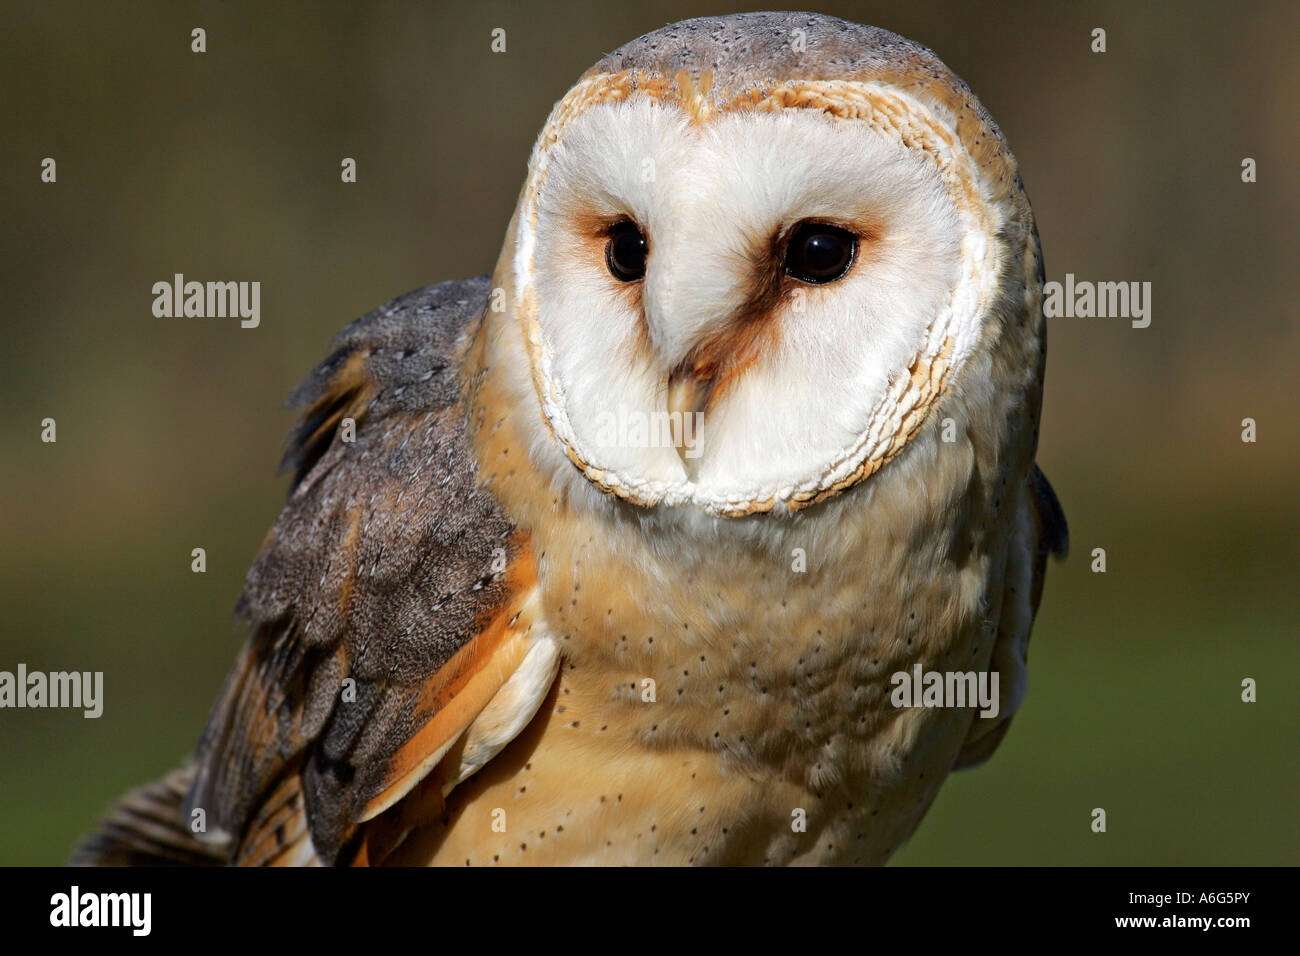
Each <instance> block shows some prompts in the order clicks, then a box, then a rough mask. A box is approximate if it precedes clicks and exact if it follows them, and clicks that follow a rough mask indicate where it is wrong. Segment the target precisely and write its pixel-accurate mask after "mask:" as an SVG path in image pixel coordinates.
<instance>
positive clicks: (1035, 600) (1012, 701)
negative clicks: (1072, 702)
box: [953, 465, 1070, 770]
mask: <svg viewBox="0 0 1300 956" xmlns="http://www.w3.org/2000/svg"><path fill="white" fill-rule="evenodd" d="M1069 544H1070V532H1069V528H1068V526H1067V525H1066V522H1065V512H1064V511H1063V510H1062V509H1061V503H1060V502H1059V501H1058V500H1057V498H1056V492H1054V491H1053V490H1052V486H1051V485H1050V484H1048V481H1047V476H1045V475H1044V474H1043V473H1042V472H1041V471H1040V470H1039V468H1038V466H1037V465H1032V466H1031V467H1030V469H1029V475H1028V477H1027V478H1026V481H1025V486H1024V491H1023V494H1022V497H1021V503H1020V508H1019V509H1018V511H1017V515H1016V525H1015V528H1014V533H1013V535H1012V539H1011V544H1010V547H1009V549H1008V552H1007V564H1006V571H1005V573H1004V574H1003V578H1002V584H1003V594H1002V605H1001V611H1000V614H999V617H998V620H997V632H996V637H995V643H994V645H993V658H992V662H991V664H990V668H991V670H993V671H996V672H997V674H998V685H999V686H998V690H999V700H998V714H997V716H996V717H990V718H988V719H983V718H980V717H978V716H977V717H976V718H975V719H974V721H973V722H972V723H971V729H970V733H969V734H967V736H966V740H965V742H964V743H963V744H962V748H961V751H960V752H959V753H958V755H957V760H956V763H954V764H953V769H955V770H961V769H963V768H966V767H973V766H976V765H977V764H980V763H983V762H984V761H985V760H987V759H988V758H989V757H990V756H992V754H993V751H995V750H996V749H997V747H998V744H1000V743H1001V742H1002V738H1003V737H1004V736H1006V733H1007V729H1008V728H1009V727H1010V726H1011V718H1012V717H1014V716H1015V714H1016V711H1017V710H1019V709H1020V704H1021V703H1022V702H1023V701H1024V698H1025V690H1026V687H1027V683H1028V667H1029V665H1028V659H1029V632H1030V630H1031V629H1032V628H1033V625H1034V615H1036V614H1037V613H1038V604H1039V601H1040V600H1041V599H1042V596H1043V580H1044V578H1045V577H1046V576H1047V557H1048V555H1049V554H1054V555H1057V556H1058V557H1062V556H1064V555H1065V553H1066V551H1067V550H1068V549H1069Z"/></svg>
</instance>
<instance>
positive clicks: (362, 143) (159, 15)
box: [0, 2, 1300, 864]
mask: <svg viewBox="0 0 1300 956" xmlns="http://www.w3.org/2000/svg"><path fill="white" fill-rule="evenodd" d="M732 9H741V8H739V7H732V6H730V5H727V4H710V5H707V6H702V5H700V4H699V3H698V2H695V3H692V2H667V3H656V4H653V5H652V4H609V3H598V2H591V3H574V4H562V5H560V4H556V5H546V4H531V5H529V6H528V7H527V8H517V7H516V5H513V4H502V3H476V4H472V5H471V4H457V5H450V4H448V5H438V4H414V3H411V4H403V3H387V4H379V5H375V6H363V5H356V6H353V5H350V4H321V5H315V4H314V5H310V6H308V5H296V4H272V5H262V4H251V3H193V4H187V3H162V2H148V3H146V2H139V3H117V2H113V3H89V2H87V3H77V4H71V3H61V2H54V3H39V4H37V3H31V4H22V5H20V4H6V5H5V7H4V9H3V12H0V30H2V31H3V36H4V39H3V41H0V43H3V52H4V55H3V56H2V57H0V73H2V74H3V78H2V79H3V83H2V88H3V90H4V92H3V94H0V95H2V96H3V110H4V113H3V141H4V148H3V155H2V156H0V162H2V163H3V169H2V170H0V173H2V178H0V183H2V185H0V224H2V225H0V275H2V276H3V293H4V301H3V319H0V322H3V327H4V332H5V346H4V348H3V349H0V400H2V401H3V407H4V414H3V415H2V416H0V449H2V450H0V496H2V497H0V545H2V547H0V669H6V670H13V669H14V667H15V666H16V664H17V663H18V662H20V661H22V662H25V663H26V664H27V665H28V667H29V668H32V669H39V670H64V669H76V670H102V671H104V672H105V696H106V704H105V712H104V716H103V717H102V718H101V719H99V720H86V719H83V718H82V717H81V716H80V714H79V713H74V712H69V711H56V710H46V711H33V710H23V711H14V710H9V711H0V863H9V864H12V863H59V862H62V861H63V860H64V859H65V858H66V855H67V853H68V851H69V849H70V848H71V846H72V845H73V843H74V841H75V840H76V839H77V837H78V835H79V834H80V833H82V832H83V831H84V830H85V829H86V828H87V827H89V826H90V825H91V824H92V823H93V821H94V819H95V817H96V816H97V815H98V814H99V813H100V812H101V811H103V810H104V808H105V807H106V806H107V805H108V803H109V802H110V800H111V799H112V798H113V797H114V796H115V795H117V794H119V793H120V792H122V791H123V790H126V789H128V788H130V787H131V786H133V785H135V784H138V783H140V782H142V781H143V780H145V779H147V778H150V777H152V776H155V775H157V774H159V773H161V772H162V771H164V770H166V769H168V768H169V767H171V766H172V765H174V764H176V763H177V762H178V761H179V760H180V759H181V758H182V757H183V756H184V755H185V754H186V753H187V751H189V749H190V748H191V747H192V746H193V744H194V742H195V740H196V739H197V737H198V734H199V732H200V730H201V729H202V726H203V724H204V721H205V719H206V716H207V711H208V707H209V705H210V703H211V702H212V700H213V698H214V696H215V694H216V692H217V689H218V687H219V686H220V682H221V680H222V678H223V676H224V674H225V672H226V669H227V667H228V666H229V664H230V663H231V661H232V659H233V657H234V655H235V652H236V650H237V648H238V647H239V645H240V643H241V642H242V639H243V634H242V632H241V631H240V630H239V629H238V628H237V627H236V625H235V623H234V620H233V617H232V609H233V606H234V602H235V599H236V597H237V595H238V593H239V590H240V586H241V581H242V577H243V574H244V571H245V569H246V567H247V565H248V563H249V560H250V559H251V558H252V556H253V554H254V552H255V550H256V549H257V547H258V545H259V543H260V542H261V540H262V536H263V534H264V533H265V531H266V528H267V527H268V525H269V524H270V522H271V521H272V519H273V518H274V516H275V514H276V512H277V510H278V507H279V503H280V502H281V500H282V496H283V493H284V488H285V481H284V479H277V478H276V477H275V475H274V468H275V464H276V462H277V460H278V455H279V452H280V449H281V443H282V441H283V438H284V436H285V434H286V432H287V430H288V428H289V426H290V423H291V420H292V417H291V414H290V413H289V412H288V411H286V410H284V408H283V401H284V399H285V397H286V396H287V394H288V393H289V391H290V390H291V389H292V388H293V386H294V385H295V384H297V382H298V381H300V380H301V378H302V377H303V376H304V375H305V374H306V372H307V371H308V370H309V369H310V368H311V367H312V366H313V364H314V363H315V362H316V361H318V360H319V359H320V358H321V357H323V356H324V355H325V354H326V349H327V346H328V343H329V340H330V338H331V337H332V336H333V334H334V333H335V332H336V331H337V330H338V329H339V328H340V327H341V326H342V325H343V324H344V323H346V322H347V321H348V320H350V319H352V318H353V317H355V316H357V315H360V314H362V313H363V312H366V311H368V310H369V309H371V308H372V307H374V306H376V305H378V304H380V303H382V302H384V301H386V300H388V299H390V298H392V297H394V296H396V295H397V294H399V293H403V292H406V291H408V290H410V289H413V288H416V287H419V286H422V285H425V284H427V283H430V282H434V281H437V280H442V279H448V278H455V277H460V276H466V275H474V274H477V273H480V272H485V271H488V270H489V269H490V268H491V265H492V263H493V262H494V261H495V257H496V254H497V251H498V248H499V245H500V241H501V236H502V234H503V232H504V228H505V225H506V222H507V220H508V218H509V215H510V212H511V209H512V207H513V204H514V201H515V196H516V192H517V190H518V187H519V184H520V182H521V180H522V177H523V173H524V169H525V163H526V161H527V157H528V152H529V149H530V147H531V144H532V140H533V137H534V136H535V135H536V132H537V130H538V128H539V127H540V125H541V122H542V120H543V118H544V117H545V115H546V113H547V110H548V109H549V108H550V106H551V104H552V103H553V102H554V101H555V100H556V99H557V98H558V97H559V96H560V95H561V94H563V93H564V91H565V90H566V89H567V87H568V86H569V84H570V83H571V82H572V81H573V80H574V79H575V78H576V77H577V76H578V75H579V74H580V73H581V71H582V70H584V69H585V68H586V67H587V66H588V65H589V64H590V63H592V62H594V61H595V60H596V59H597V58H598V57H599V56H600V55H601V54H602V53H604V52H606V51H608V50H611V49H613V48H614V47H616V46H618V45H619V44H620V43H622V42H624V41H626V40H629V39H631V38H633V37H635V36H637V35H638V34H640V33H643V32H646V31H648V30H651V29H654V28H656V27H658V26H661V25H663V24H664V23H666V22H669V21H672V20H677V19H683V18H686V17H690V16H697V15H703V14H714V13H720V12H726V11H728V10H732ZM820 9H821V10H822V12H826V13H832V14H836V15H839V16H843V17H846V18H849V19H853V20H858V21H861V22H866V23H875V24H878V25H880V26H884V27H888V28H889V29H892V30H895V31H897V32H899V33H902V34H904V35H906V36H908V37H911V38H913V39H915V40H918V41H920V42H922V43H925V44H926V45H928V46H930V47H932V48H933V49H934V50H936V51H937V52H938V53H939V55H940V56H941V57H942V58H943V59H944V60H945V61H946V62H947V63H948V64H949V65H950V66H951V67H952V68H953V69H954V70H956V71H957V72H958V73H959V74H960V75H962V76H963V77H964V78H965V79H966V80H967V81H968V82H969V83H970V84H971V86H972V87H973V88H974V89H975V91H976V92H977V94H978V95H979V96H980V97H981V99H982V100H983V101H984V103H985V104H986V105H987V106H988V107H989V109H990V110H991V111H992V113H993V114H994V116H995V117H997V120H998V122H999V123H1000V125H1001V126H1002V129H1003V130H1004V131H1005V133H1006V135H1007V137H1008V139H1009V141H1010V143H1011V145H1012V148H1013V149H1014V150H1015V152H1016V155H1017V157H1018V158H1019V160H1020V164H1021V169H1022V172H1023V176H1024V181H1025V184H1026V187H1027V189H1028V191H1029V195H1030V198H1031V199H1032V201H1033V203H1034V209H1035V211H1036V214H1037V217H1038V224H1039V230H1040V232H1041V235H1042V239H1043V247H1044V250H1045V254H1046V258H1047V271H1048V277H1049V279H1051V278H1055V279H1061V278H1063V277H1064V274H1065V273H1066V272H1073V273H1074V274H1075V275H1076V276H1078V277H1079V278H1086V279H1094V280H1103V279H1104V280H1138V281H1150V282H1151V283H1153V320H1152V323H1151V326H1150V328H1147V329H1144V330H1137V329H1133V328H1131V327H1130V326H1129V323H1128V322H1127V321H1125V320H1122V319H1092V320H1087V319H1060V320H1055V321H1052V322H1051V323H1050V338H1051V348H1050V352H1049V361H1048V375H1047V399H1046V408H1045V413H1044V423H1043V430H1042V442H1041V446H1040V453H1039V460H1040V462H1041V463H1042V466H1043V468H1044V470H1045V471H1046V472H1047V474H1048V475H1049V476H1050V478H1051V480H1052V482H1053V483H1054V484H1055V486H1056V489H1057V491H1058V493H1059V494H1060V497H1061V500H1062V501H1063V502H1064V505H1065V508H1066V511H1067V512H1068V515H1069V518H1070V524H1071V530H1072V536H1073V551H1072V554H1071V556H1070V558H1069V560H1068V561H1067V562H1065V563H1064V564H1059V565H1057V566H1055V567H1053V568H1052V570H1051V572H1050V574H1049V579H1048V587H1047V592H1046V599H1045V602H1044V605H1043V609H1042V612H1041V614H1040V617H1039V621H1038V624H1037V626H1036V628H1035V636H1034V641H1033V655H1032V658H1033V659H1032V665H1033V666H1032V669H1031V688H1030V695H1029V699H1028V702H1027V703H1026V705H1025V707H1024V709H1023V710H1022V711H1021V713H1020V716H1019V717H1018V718H1017V720H1016V723H1015V726H1014V728H1013V730H1012V732H1011V733H1010V735H1009V736H1008V738H1007V740H1006V742H1005V743H1004V744H1003V745H1002V747H1001V749H1000V751H999V752H998V753H997V754H996V756H995V757H994V759H993V760H992V761H991V762H990V763H988V764H987V765H985V766H984V767H981V768H979V769H977V770H973V771H969V772H964V773H961V774H958V775H956V776H954V777H953V778H952V779H951V780H950V781H949V782H948V784H947V785H946V787H945V789H944V790H943V791H942V793H941V795H940V797H939V800H938V802H937V804H936V805H935V807H934V809H933V810H932V812H931V814H930V816H929V818H928V820H927V821H926V822H925V823H924V824H923V825H922V827H921V829H920V831H919V833H918V834H917V835H916V837H915V838H914V839H913V840H912V841H911V843H910V844H908V845H907V846H906V847H905V848H904V849H903V850H902V851H901V852H900V853H899V854H898V855H897V857H896V862H898V863H906V864H923V863H924V864H933V863H971V864H976V863H988V864H1018V863H1039V864H1057V863H1089V864H1093V863H1095V864H1102V863H1114V864H1228V863H1235V864H1244V863H1271V864H1293V863H1295V862H1296V859H1297V847H1298V845H1300V841H1298V840H1297V836H1298V835H1300V834H1298V833H1297V814H1296V796H1297V792H1298V784H1300V774H1298V772H1297V760H1296V752H1297V751H1296V742H1297V729H1300V720H1298V717H1300V713H1298V708H1297V694H1296V677H1297V664H1298V663H1300V655H1298V653H1297V642H1296V636H1297V635H1296V631H1297V621H1298V620H1300V615H1298V614H1297V611H1300V607H1298V606H1297V604H1298V602H1297V586H1296V576H1297V568H1298V567H1300V562H1298V561H1297V558H1298V557H1300V546H1298V545H1297V540H1298V537H1297V531H1298V530H1300V528H1298V527H1297V526H1298V524H1300V522H1298V521H1297V518H1298V517H1300V495H1297V491H1296V478H1297V475H1298V474H1300V468H1298V467H1297V465H1298V464H1300V454H1298V453H1297V448H1298V444H1297V439H1298V438H1300V436H1298V435H1297V426H1298V425H1300V411H1298V410H1297V389H1296V384H1295V382H1296V371H1295V361H1296V358H1297V351H1298V349H1297V345H1298V344H1300V342H1298V337H1297V324H1296V321H1295V309H1296V301H1297V297H1296V293H1297V289H1296V273H1297V270H1296V253H1297V243H1296V226H1295V224H1296V221H1297V214H1298V213H1300V210H1298V209H1297V189H1296V162H1295V157H1296V155H1297V153H1298V152H1300V142H1298V141H1297V123H1296V114H1297V105H1300V76H1298V75H1297V74H1298V72H1300V67H1298V63H1300V58H1298V57H1297V56H1296V39H1295V38H1296V36H1297V35H1298V29H1297V28H1298V27H1300V23H1298V22H1297V9H1300V8H1297V5H1296V4H1294V3H1277V4H1271V5H1270V4H1261V3H1234V4H1226V5H1225V4H1220V3H1217V2H1204V3H1170V4H1165V5H1155V4H1132V3H1114V4H1097V3H1075V4H1069V5H1068V6H1066V5H1062V6H1060V7H1053V6H1051V5H1049V4H1041V3H1014V4H1011V3H1007V4H996V3H980V4H968V3H899V2H891V3H883V2H882V3H877V2H856V3H839V2H827V3H823V4H821V5H820ZM196 26H202V27H204V28H205V29H206V30H207V35H208V52H207V53H205V54H203V55H196V54H192V53H191V52H190V30H191V28H193V27H196ZM1098 26H1100V27H1104V28H1105V29H1106V30H1107V35H1108V47H1109V49H1108V52H1106V53H1105V54H1101V55H1098V54H1093V53H1092V52H1090V50H1089V44H1090V37H1089V33H1090V31H1091V29H1092V28H1093V27H1098ZM494 27H503V28H505V29H506V31H507V52H506V53H504V54H493V53H492V52H490V49H489V44H490V32H491V30H492V29H493V28H494ZM46 156H51V157H54V158H55V159H56V160H57V163H58V183H57V184H56V185H45V184H42V183H41V182H40V179H39V173H40V162H41V160H42V158H44V157H46ZM345 156H350V157H355V158H356V160H357V162H358V180H359V181H358V182H357V183H356V184H355V185H344V184H342V183H341V182H340V181H339V163H340V161H341V160H342V158H343V157H345ZM1246 156H1250V157H1253V158H1255V159H1256V160H1257V162H1258V169H1259V173H1258V176H1259V181H1258V183H1256V184H1253V185H1245V184H1243V183H1242V182H1241V180H1240V164H1241V160H1242V158H1243V157H1246ZM175 272H183V273H185V275H186V276H187V277H191V278H195V279H200V280H207V279H223V280H225V279H232V280H253V279H257V280H260V281H261V282H262V324H261V327H260V328H258V329H255V330H242V329H240V328H239V324H238V321H237V320H229V319H228V320H222V319H157V318H154V317H153V315H152V313H151V305H152V294H151V292H150V287H151V286H152V284H153V283H154V282H156V281H159V280H166V279H169V278H170V277H171V276H172V274H173V273H175ZM46 416H50V417H53V418H55V419H56V420H57V422H58V443H57V444H54V445H47V444H42V443H41V441H40V440H39V432H40V421H41V419H43V418H45V417H46ZM1245 417H1251V418H1254V419H1255V420H1256V421H1257V422H1258V429H1259V440H1258V443H1256V444H1253V445H1251V444H1243V443H1242V441H1241V440H1240V431H1241V425H1240V423H1241V420H1242V419H1243V418H1245ZM200 546H201V547H204V548H206V549H207V554H208V572H207V573H206V574H203V575H197V574H193V573H191V571H190V550H191V549H192V548H194V547H200ZM1094 547H1104V548H1105V549H1106V551H1107V555H1108V568H1109V569H1108V571H1107V573H1105V574H1094V573H1091V571H1090V569H1089V553H1090V552H1091V550H1092V549H1093V548H1094ZM1244 677H1254V678H1255V679H1257V680H1258V682H1259V701H1258V703H1255V704H1244V703H1241V702H1240V699H1239V697H1240V682H1241V680H1242V678H1244ZM1094 807H1104V808H1106V810H1107V812H1108V815H1109V832H1107V833H1105V834H1094V833H1092V832H1091V831H1090V829H1089V822H1090V817H1089V814H1090V811H1091V810H1092V808H1094Z"/></svg>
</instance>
